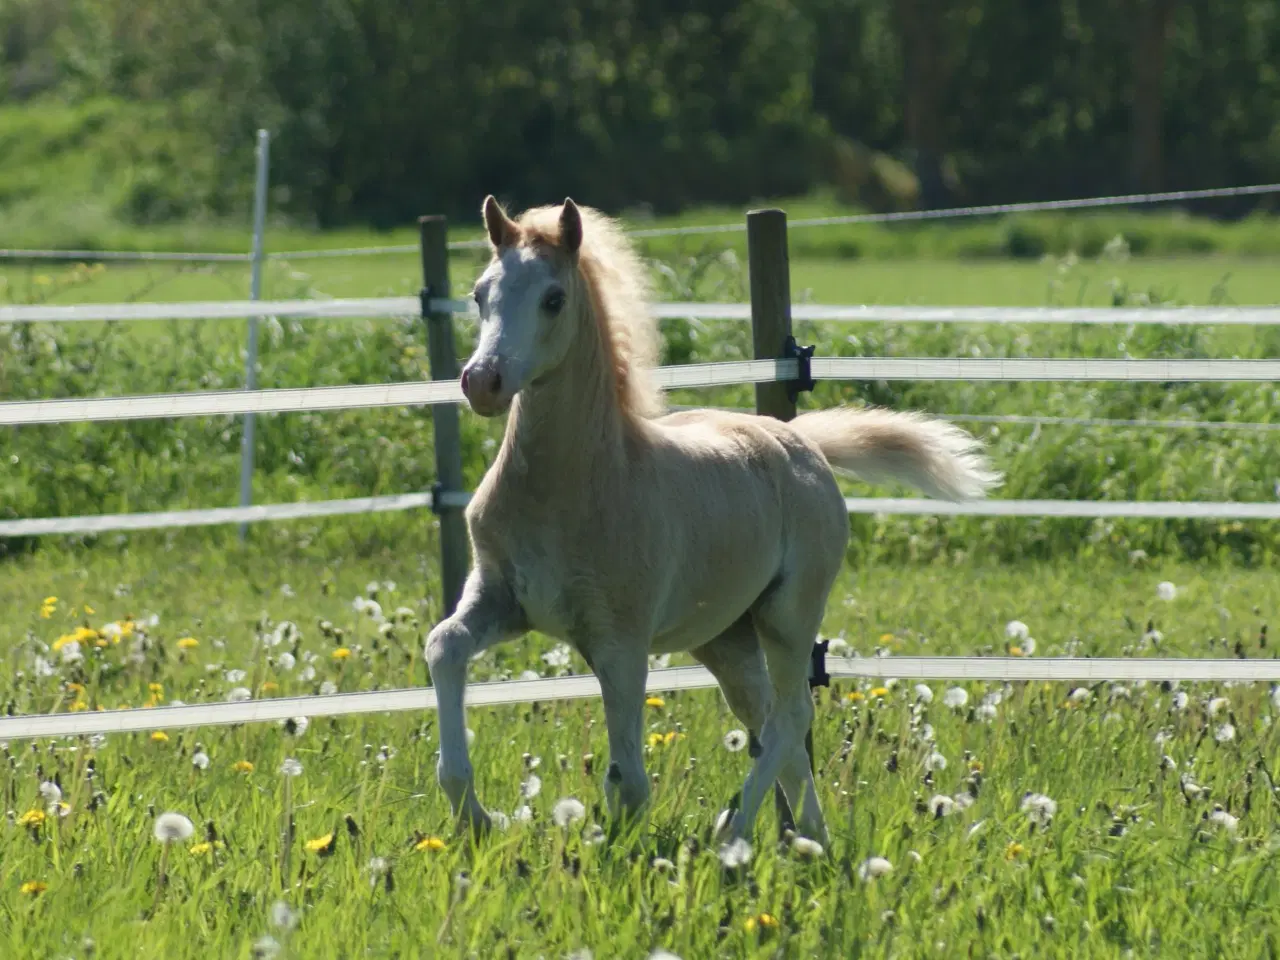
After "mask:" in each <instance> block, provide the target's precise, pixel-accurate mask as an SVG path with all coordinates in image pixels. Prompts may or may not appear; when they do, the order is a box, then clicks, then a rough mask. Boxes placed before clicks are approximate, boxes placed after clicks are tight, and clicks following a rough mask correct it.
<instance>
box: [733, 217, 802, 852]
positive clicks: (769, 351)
mask: <svg viewBox="0 0 1280 960" xmlns="http://www.w3.org/2000/svg"><path fill="white" fill-rule="evenodd" d="M747 272H748V279H749V282H750V288H749V289H750V292H751V341H752V346H753V347H754V354H755V359H757V360H776V359H778V358H780V357H784V356H786V344H787V340H788V338H789V337H790V336H791V260H790V256H789V255H788V253H787V214H786V212H785V211H782V210H773V209H770V210H752V211H750V212H749V213H748V214H747ZM756 413H758V414H760V415H761V416H766V417H776V418H777V419H779V420H791V419H794V418H795V415H796V401H795V399H794V397H793V394H792V393H791V392H790V391H788V389H787V385H786V384H785V383H777V382H775V383H757V384H756ZM804 745H805V749H806V750H807V751H808V752H809V768H810V769H813V729H812V727H810V729H809V731H808V732H807V733H806V734H805V741H804ZM773 791H774V793H773V796H774V804H775V806H776V807H777V811H778V830H779V833H785V832H786V831H787V830H793V829H795V816H794V814H793V813H792V810H791V807H790V806H789V805H788V804H787V798H786V795H785V794H784V793H783V792H782V787H781V786H780V785H779V784H774V788H773Z"/></svg>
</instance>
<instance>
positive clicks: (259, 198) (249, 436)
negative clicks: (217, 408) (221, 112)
mask: <svg viewBox="0 0 1280 960" xmlns="http://www.w3.org/2000/svg"><path fill="white" fill-rule="evenodd" d="M270 147H271V134H269V133H268V132H267V131H266V130H259V131H258V147H257V150H256V151H255V154H256V160H257V171H256V173H257V176H256V178H255V180H254V187H253V253H252V254H250V271H249V299H250V300H261V299H262V263H263V260H264V259H265V258H266V251H265V249H264V248H265V246H266V237H265V232H266V226H267V170H268V167H269V164H270V152H271V151H270ZM244 388H245V389H246V390H256V389H257V388H258V318H257V317H250V318H249V343H248V345H247V348H246V350H245V360H244ZM253 434H254V430H253V414H252V413H246V414H245V415H244V430H243V432H242V433H241V437H240V506H242V507H247V506H249V504H250V503H252V502H253ZM248 530H249V525H248V524H247V523H242V524H240V539H241V540H243V539H244V538H245V534H246V533H247V532H248Z"/></svg>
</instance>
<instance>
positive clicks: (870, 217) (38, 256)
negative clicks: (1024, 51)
mask: <svg viewBox="0 0 1280 960" xmlns="http://www.w3.org/2000/svg"><path fill="white" fill-rule="evenodd" d="M1277 193H1280V183H1260V184H1253V185H1250V186H1243V187H1213V188H1210V189H1206V190H1171V191H1165V192H1163V193H1133V194H1122V195H1117V196H1109V197H1082V198H1078V199H1073V200H1038V201H1030V202H1026V203H995V204H985V205H979V206H966V207H947V208H945V209H941V210H903V211H897V212H891V213H858V214H849V215H845V216H831V217H803V218H799V219H796V220H792V221H790V222H789V223H788V228H792V229H794V228H797V227H829V226H841V225H846V224H858V223H903V222H911V221H925V220H951V219H964V218H970V217H985V216H1000V215H1003V214H1013V213H1050V212H1053V211H1058V210H1087V209H1097V208H1105V207H1125V206H1143V205H1149V204H1156V203H1177V202H1180V201H1186V200H1213V199H1223V198H1228V197H1247V196H1263V195H1267V194H1277ZM746 229H747V227H746V224H745V222H742V221H739V222H737V223H720V224H693V225H689V226H684V227H652V228H643V229H637V230H631V231H628V235H629V236H631V237H634V238H636V239H656V238H659V237H683V236H702V235H708V234H723V233H745V232H746ZM487 247H488V242H487V241H485V240H483V239H476V240H454V241H452V242H450V243H449V249H450V250H483V249H486V248H487ZM417 252H418V247H417V246H416V245H413V244H391V245H384V246H372V247H340V248H334V249H317V250H280V251H276V252H274V253H270V254H268V255H267V258H268V259H270V260H319V259H334V258H341V257H367V256H385V255H398V254H411V253H417ZM249 259H250V257H249V254H247V253H199V252H168V251H133V250H20V249H7V250H0V260H71V261H88V260H117V261H128V260H137V261H147V260H156V261H173V262H194V263H199V262H207V263H215V262H226V261H241V262H245V263H247V262H248V261H249Z"/></svg>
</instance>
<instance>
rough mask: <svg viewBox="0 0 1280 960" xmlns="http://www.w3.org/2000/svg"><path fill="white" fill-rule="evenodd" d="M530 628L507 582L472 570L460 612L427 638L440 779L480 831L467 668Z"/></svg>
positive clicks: (462, 815)
mask: <svg viewBox="0 0 1280 960" xmlns="http://www.w3.org/2000/svg"><path fill="white" fill-rule="evenodd" d="M526 629H527V627H526V626H525V623H524V615H523V613H522V611H521V609H520V605H519V604H518V603H517V602H516V600H515V597H514V595H513V594H512V592H511V590H510V589H509V588H508V587H507V585H506V583H504V582H503V581H502V580H501V579H500V578H497V577H494V576H491V575H489V574H486V573H482V572H480V571H479V570H472V571H471V575H470V576H468V577H467V582H466V584H465V586H464V587H463V589H462V598H461V600H459V602H458V608H457V610H455V611H454V613H453V615H452V616H450V617H448V618H446V619H444V620H442V621H441V622H440V623H439V624H437V625H436V628H435V629H434V630H432V631H431V635H430V636H429V637H428V638H427V649H426V655H427V666H428V667H429V668H430V669H431V683H432V686H433V687H434V688H435V691H436V704H437V711H438V714H439V724H440V761H439V763H438V764H437V765H436V776H437V778H438V779H439V781H440V786H441V787H443V788H444V792H445V793H446V794H447V795H448V797H449V803H450V805H451V806H452V807H453V813H454V816H456V817H458V819H459V821H460V822H461V823H463V824H467V823H470V824H471V825H472V826H473V827H474V828H476V829H478V830H483V829H487V828H488V827H489V825H490V821H489V815H488V814H487V813H485V810H484V807H482V806H481V805H480V801H479V800H478V799H477V798H476V791H475V779H474V774H473V772H472V768H471V758H470V756H469V755H468V751H467V723H466V714H465V711H464V709H463V692H464V690H465V688H466V683H467V664H468V662H470V660H471V658H472V656H474V655H475V654H476V653H479V652H480V651H481V650H484V649H485V648H487V647H491V646H493V645H494V644H495V643H498V642H500V641H502V640H506V639H508V638H510V637H513V636H515V635H517V634H519V633H522V632H524V630H526Z"/></svg>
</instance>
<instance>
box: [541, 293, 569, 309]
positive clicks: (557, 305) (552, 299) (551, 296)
mask: <svg viewBox="0 0 1280 960" xmlns="http://www.w3.org/2000/svg"><path fill="white" fill-rule="evenodd" d="M563 307H564V291H563V290H548V291H547V294H546V296H544V297H543V298H542V309H543V310H545V311H547V313H559V312H560V310H561V309H562V308H563Z"/></svg>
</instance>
